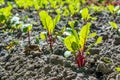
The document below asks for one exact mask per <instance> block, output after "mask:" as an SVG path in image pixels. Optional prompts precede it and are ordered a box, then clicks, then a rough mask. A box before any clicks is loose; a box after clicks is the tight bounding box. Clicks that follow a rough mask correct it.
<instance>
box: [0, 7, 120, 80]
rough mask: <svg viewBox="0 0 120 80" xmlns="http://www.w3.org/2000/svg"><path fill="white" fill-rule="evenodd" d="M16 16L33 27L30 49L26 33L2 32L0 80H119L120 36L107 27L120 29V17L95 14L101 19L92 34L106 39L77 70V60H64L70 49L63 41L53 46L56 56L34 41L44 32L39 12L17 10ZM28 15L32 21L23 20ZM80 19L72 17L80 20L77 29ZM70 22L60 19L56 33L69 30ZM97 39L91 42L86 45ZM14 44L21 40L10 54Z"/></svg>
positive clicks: (79, 21)
mask: <svg viewBox="0 0 120 80" xmlns="http://www.w3.org/2000/svg"><path fill="white" fill-rule="evenodd" d="M16 15H17V17H19V18H20V19H21V21H23V23H24V24H27V23H31V24H33V29H32V31H31V46H28V42H27V34H26V33H22V32H16V33H14V34H13V33H9V32H8V33H3V32H2V28H0V80H120V73H119V72H117V71H116V70H115V67H120V36H118V34H117V31H116V30H112V28H111V26H110V25H109V23H108V22H109V21H115V22H116V23H117V24H118V26H120V16H117V15H116V16H115V18H113V17H110V14H109V13H108V12H105V11H103V12H101V13H99V14H92V15H93V16H95V17H97V18H98V19H97V20H96V21H94V22H92V24H93V25H92V26H91V32H97V34H98V35H97V37H98V36H103V41H102V43H101V44H99V45H97V46H94V47H93V48H92V49H91V50H90V52H91V55H88V56H86V59H87V62H86V64H85V66H84V67H81V68H78V66H77V64H76V62H75V59H74V56H70V57H69V58H65V57H64V52H65V51H66V50H67V49H66V47H65V46H64V44H63V43H62V42H61V41H60V40H57V41H56V43H54V46H53V54H51V53H50V50H49V45H48V44H47V43H46V42H44V41H41V42H40V44H36V43H35V37H36V36H39V34H40V32H41V31H45V30H43V27H42V24H41V22H40V20H39V16H38V12H37V11H35V10H33V11H30V10H23V9H16V8H14V9H13V16H16ZM26 15H28V17H29V18H28V19H27V20H23V18H24V17H25V16H26ZM50 15H51V16H54V15H55V14H50ZM79 18H80V17H79V15H78V16H76V17H73V20H75V19H76V20H78V22H77V23H76V25H75V26H76V27H75V28H76V29H79V28H81V27H82V25H83V24H84V23H83V22H82V21H81V20H80V19H79ZM68 21H70V18H68V17H61V20H60V22H59V23H58V24H57V26H56V29H55V31H59V30H60V29H61V27H63V26H67V27H69V26H68ZM62 36H65V35H62ZM97 37H96V38H97ZM96 38H94V39H89V40H88V42H87V45H89V44H91V43H92V42H94V41H95V40H96ZM12 40H18V41H19V43H20V44H19V45H16V46H15V47H14V49H12V50H7V49H6V46H7V45H8V44H9V42H10V41H12ZM28 49H29V51H28ZM106 59H107V61H110V63H109V62H107V61H106Z"/></svg>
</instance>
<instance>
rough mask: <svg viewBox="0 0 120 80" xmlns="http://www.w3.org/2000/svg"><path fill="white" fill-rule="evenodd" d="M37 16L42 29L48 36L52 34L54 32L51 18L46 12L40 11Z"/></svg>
mask: <svg viewBox="0 0 120 80" xmlns="http://www.w3.org/2000/svg"><path fill="white" fill-rule="evenodd" d="M39 16H40V20H41V22H42V24H43V26H44V28H45V29H46V30H47V31H48V33H49V34H52V33H53V31H54V23H53V20H52V18H51V16H49V15H48V13H47V12H46V11H41V12H40V13H39Z"/></svg>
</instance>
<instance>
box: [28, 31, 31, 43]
mask: <svg viewBox="0 0 120 80" xmlns="http://www.w3.org/2000/svg"><path fill="white" fill-rule="evenodd" d="M28 44H29V45H30V44H31V43H30V31H28Z"/></svg>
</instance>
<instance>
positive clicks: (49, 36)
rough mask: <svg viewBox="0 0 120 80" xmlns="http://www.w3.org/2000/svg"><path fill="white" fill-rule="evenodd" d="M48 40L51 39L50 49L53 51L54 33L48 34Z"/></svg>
mask: <svg viewBox="0 0 120 80" xmlns="http://www.w3.org/2000/svg"><path fill="white" fill-rule="evenodd" d="M48 39H49V40H48V41H49V45H50V49H51V52H53V49H52V46H53V39H52V35H50V34H48Z"/></svg>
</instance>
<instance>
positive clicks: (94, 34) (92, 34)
mask: <svg viewBox="0 0 120 80" xmlns="http://www.w3.org/2000/svg"><path fill="white" fill-rule="evenodd" d="M96 35H97V33H96V32H93V33H91V34H90V35H89V36H88V38H93V37H95V36H96Z"/></svg>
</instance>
